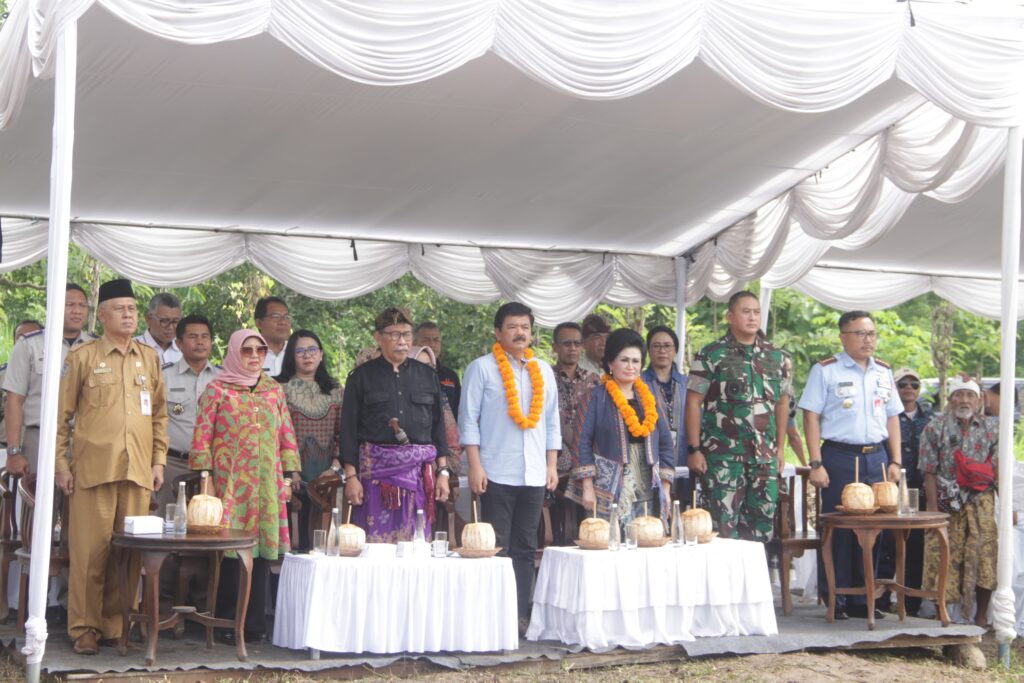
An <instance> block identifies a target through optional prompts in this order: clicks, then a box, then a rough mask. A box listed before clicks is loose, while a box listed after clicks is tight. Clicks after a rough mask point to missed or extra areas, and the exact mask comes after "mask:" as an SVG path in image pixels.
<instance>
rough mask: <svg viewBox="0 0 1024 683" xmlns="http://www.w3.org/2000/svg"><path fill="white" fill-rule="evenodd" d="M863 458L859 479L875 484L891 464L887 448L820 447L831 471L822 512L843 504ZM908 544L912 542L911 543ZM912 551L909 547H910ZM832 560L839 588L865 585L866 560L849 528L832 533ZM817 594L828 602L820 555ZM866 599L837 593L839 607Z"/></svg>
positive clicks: (877, 545)
mask: <svg viewBox="0 0 1024 683" xmlns="http://www.w3.org/2000/svg"><path fill="white" fill-rule="evenodd" d="M858 459H859V460H860V481H861V483H862V484H868V485H869V486H870V485H871V484H874V483H875V482H879V481H882V469H883V468H884V467H885V466H886V465H887V464H888V462H889V456H888V455H887V454H886V452H885V450H884V449H879V450H877V451H875V452H874V453H869V454H857V453H851V452H850V451H847V450H843V449H840V448H836V447H835V446H832V445H830V444H822V446H821V462H822V464H823V465H824V466H825V469H826V470H827V471H828V482H829V483H828V488H824V489H822V490H821V511H822V512H835V509H836V505H841V504H842V497H843V487H844V486H846V485H847V484H849V483H852V482H853V478H854V471H855V467H854V463H855V462H856V461H857V460H858ZM908 545H909V544H908ZM880 550H881V544H880V543H878V542H877V541H876V542H875V548H874V552H873V553H872V561H873V564H874V569H875V576H878V557H879V553H880ZM908 554H909V549H908ZM832 561H833V565H834V567H835V571H836V587H838V588H850V587H854V586H863V585H864V560H863V555H861V552H860V546H859V545H858V544H857V538H856V537H855V536H854V534H853V532H852V531H850V530H849V529H836V530H835V531H833V532H832ZM818 593H819V594H820V595H821V599H822V600H824V601H825V604H828V584H827V583H826V580H825V564H824V563H823V562H822V559H821V553H819V554H818ZM865 605H867V601H866V600H865V599H864V596H862V595H837V596H836V608H845V607H862V606H865Z"/></svg>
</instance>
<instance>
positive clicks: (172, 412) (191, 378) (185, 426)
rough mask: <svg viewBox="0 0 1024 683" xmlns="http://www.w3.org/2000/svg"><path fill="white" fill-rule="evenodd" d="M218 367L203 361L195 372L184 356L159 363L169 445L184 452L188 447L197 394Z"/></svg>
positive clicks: (201, 391)
mask: <svg viewBox="0 0 1024 683" xmlns="http://www.w3.org/2000/svg"><path fill="white" fill-rule="evenodd" d="M219 372H220V371H219V370H218V369H217V368H216V367H214V365H213V363H211V362H209V361H207V362H206V367H205V368H203V371H202V372H200V373H199V374H198V375H197V374H196V373H195V371H194V370H193V369H192V368H191V367H189V364H188V363H187V362H185V359H184V358H183V359H181V360H179V361H178V362H177V363H168V364H166V365H164V367H163V374H164V387H165V388H166V389H167V439H168V441H169V442H170V445H171V448H173V449H174V450H176V451H178V452H179V453H188V451H189V449H190V448H192V432H193V430H194V429H195V427H196V416H197V415H198V414H199V397H201V396H202V395H203V393H204V392H205V391H206V385H207V384H209V383H210V381H211V380H212V379H213V378H214V377H216V376H217V373H219Z"/></svg>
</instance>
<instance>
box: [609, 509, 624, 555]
mask: <svg viewBox="0 0 1024 683" xmlns="http://www.w3.org/2000/svg"><path fill="white" fill-rule="evenodd" d="M621 545H622V531H621V530H620V529H619V505H618V503H612V506H611V514H610V517H609V520H608V550H618V549H619V547H620V546H621Z"/></svg>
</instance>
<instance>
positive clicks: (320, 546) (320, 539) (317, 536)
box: [313, 529, 327, 555]
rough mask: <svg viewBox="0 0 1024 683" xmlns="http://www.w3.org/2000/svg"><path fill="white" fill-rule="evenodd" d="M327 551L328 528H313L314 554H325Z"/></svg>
mask: <svg viewBox="0 0 1024 683" xmlns="http://www.w3.org/2000/svg"><path fill="white" fill-rule="evenodd" d="M325 552H327V529H314V530H313V554H314V555H323V554H324V553H325Z"/></svg>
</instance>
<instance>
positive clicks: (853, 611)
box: [846, 605, 885, 619]
mask: <svg viewBox="0 0 1024 683" xmlns="http://www.w3.org/2000/svg"><path fill="white" fill-rule="evenodd" d="M846 613H847V614H849V615H850V616H851V617H856V618H857V619H867V618H868V608H867V607H866V606H865V605H847V607H846ZM874 614H875V619H885V612H883V611H882V610H880V609H875V611H874Z"/></svg>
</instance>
